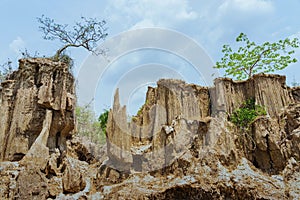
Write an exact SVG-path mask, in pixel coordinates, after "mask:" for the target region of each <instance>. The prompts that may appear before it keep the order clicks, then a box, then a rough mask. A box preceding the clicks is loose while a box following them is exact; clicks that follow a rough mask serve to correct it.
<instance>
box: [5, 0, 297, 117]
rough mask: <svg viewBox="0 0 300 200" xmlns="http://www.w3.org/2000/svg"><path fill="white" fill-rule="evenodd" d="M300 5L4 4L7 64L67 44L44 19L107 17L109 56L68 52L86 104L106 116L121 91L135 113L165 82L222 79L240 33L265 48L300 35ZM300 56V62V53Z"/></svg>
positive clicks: (135, 0) (137, 0)
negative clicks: (43, 25)
mask: <svg viewBox="0 0 300 200" xmlns="http://www.w3.org/2000/svg"><path fill="white" fill-rule="evenodd" d="M299 8H300V0H286V1H282V0H210V1H207V0H189V1H188V0H164V1H162V0H110V1H108V0H101V1H99V0H98V1H97V0H86V1H79V0H64V1H58V0H51V1H50V0H43V1H40V0H39V1H38V0H26V1H20V0H19V1H17V0H0V9H1V12H0V19H1V20H0V27H1V33H0V35H1V37H0V63H4V62H6V61H7V60H8V59H10V60H11V61H13V63H14V65H15V66H16V65H17V60H18V59H19V58H21V52H24V51H25V49H26V50H27V51H28V52H29V53H31V55H34V54H35V53H36V52H38V53H39V55H40V56H43V55H45V56H52V55H53V54H54V53H55V51H56V50H57V49H58V48H60V47H61V43H60V42H58V41H46V40H44V39H43V38H42V33H41V32H40V31H39V28H38V27H39V24H38V22H37V17H40V16H42V15H45V16H48V17H50V18H53V19H54V20H55V21H56V22H58V23H62V24H70V25H72V24H74V22H75V21H78V20H79V19H80V17H81V16H85V17H92V18H97V19H99V20H102V19H104V20H106V22H107V32H108V34H109V35H108V37H107V38H106V40H105V41H102V42H99V48H107V49H108V53H107V56H106V57H104V56H102V57H97V58H95V57H93V55H91V53H90V52H88V51H86V50H84V49H69V50H67V53H68V54H69V55H70V56H71V57H72V58H74V61H75V66H74V75H75V77H76V78H77V80H78V81H77V84H78V85H77V89H78V90H77V95H78V99H79V104H82V105H84V104H87V103H89V102H92V104H93V109H94V110H95V112H96V113H100V112H101V111H102V110H103V109H104V108H109V107H110V106H111V102H112V99H113V96H114V92H115V90H116V88H120V98H121V103H122V104H124V105H127V107H128V112H129V115H133V114H134V113H135V112H136V111H137V110H138V108H139V107H140V106H141V105H142V104H143V101H144V99H145V93H146V90H147V87H148V86H154V85H155V82H156V81H157V80H158V79H160V78H179V79H184V80H185V81H186V82H189V83H196V84H201V85H211V80H213V78H215V77H217V76H220V75H222V74H223V73H222V71H215V70H214V69H212V65H213V64H214V63H215V62H216V61H218V60H220V58H221V57H222V52H221V49H222V46H223V45H224V44H229V45H231V46H233V47H236V43H235V38H236V37H237V36H238V35H239V33H241V32H243V33H245V34H247V36H248V37H249V39H250V40H252V41H255V42H257V43H258V44H259V43H263V42H265V41H270V42H275V41H278V40H280V39H284V38H286V37H290V38H293V37H298V38H299V37H300V23H299V18H300V14H299ZM295 57H296V58H297V59H298V60H300V50H297V51H296V53H295ZM299 67H300V63H299V62H298V63H296V64H292V65H290V66H288V67H287V68H286V69H285V70H283V71H280V72H276V73H279V74H284V75H286V76H287V83H288V84H291V83H292V82H293V81H294V80H296V81H298V82H300V76H299V75H300V70H299ZM208 73H211V77H208V75H206V74H208ZM93 77H94V78H93Z"/></svg>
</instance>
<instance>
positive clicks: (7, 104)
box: [0, 58, 75, 161]
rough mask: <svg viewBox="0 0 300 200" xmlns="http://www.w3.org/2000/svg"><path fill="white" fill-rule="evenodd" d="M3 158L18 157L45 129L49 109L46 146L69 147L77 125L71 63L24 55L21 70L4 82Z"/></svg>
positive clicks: (0, 131) (1, 109)
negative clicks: (68, 144)
mask: <svg viewBox="0 0 300 200" xmlns="http://www.w3.org/2000/svg"><path fill="white" fill-rule="evenodd" d="M1 86H2V92H1V97H2V98H1V107H0V113H1V115H0V122H1V123H0V124H1V128H0V143H1V144H0V148H1V151H0V160H9V161H19V160H21V159H22V158H23V156H24V155H25V154H26V153H27V152H28V151H29V149H30V148H31V146H32V145H33V144H34V142H35V141H36V139H37V138H38V136H39V135H40V134H41V132H45V131H44V130H43V128H44V127H43V123H44V121H45V119H46V116H47V114H46V113H47V112H51V115H52V116H51V117H50V118H51V119H50V120H51V122H50V123H51V124H50V125H49V130H47V131H46V132H47V134H49V137H45V138H43V139H44V140H46V141H45V142H46V144H45V145H46V146H47V147H48V148H49V149H50V151H51V152H54V150H55V148H59V150H60V151H64V150H66V138H67V137H69V136H70V134H71V132H72V130H73V129H74V105H75V91H74V79H73V76H72V75H71V74H70V72H69V70H68V66H67V65H66V64H64V63H61V62H53V61H51V60H50V59H46V58H40V59H21V60H20V67H19V70H18V71H15V72H14V73H13V74H11V75H10V76H9V77H8V78H7V80H6V81H5V82H2V83H1Z"/></svg>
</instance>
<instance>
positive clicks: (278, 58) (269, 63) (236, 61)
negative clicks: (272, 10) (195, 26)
mask: <svg viewBox="0 0 300 200" xmlns="http://www.w3.org/2000/svg"><path fill="white" fill-rule="evenodd" d="M236 42H238V43H241V44H240V47H239V48H238V50H237V51H233V49H232V48H231V47H230V46H229V45H224V46H223V49H222V53H224V55H223V57H222V58H221V61H219V62H217V63H216V66H215V68H218V69H225V76H227V75H230V76H233V77H234V78H236V79H238V80H242V79H247V78H250V77H251V76H252V75H253V74H257V73H268V72H274V71H276V70H282V69H284V68H286V67H287V66H288V65H289V64H291V63H295V62H297V59H296V58H292V57H291V56H292V54H294V53H295V50H294V49H295V48H298V47H299V39H298V38H294V39H290V38H286V39H284V40H279V41H278V42H273V43H272V42H265V43H263V44H261V45H258V44H256V43H255V42H252V41H250V40H249V39H248V37H247V35H246V34H244V33H241V34H240V35H239V36H238V37H237V38H236Z"/></svg>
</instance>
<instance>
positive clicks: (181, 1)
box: [106, 0, 198, 28]
mask: <svg viewBox="0 0 300 200" xmlns="http://www.w3.org/2000/svg"><path fill="white" fill-rule="evenodd" d="M106 11H107V12H109V13H116V14H114V15H110V16H109V18H110V19H111V20H113V21H115V22H117V21H119V22H122V23H123V24H124V22H125V23H127V25H128V26H130V27H132V25H133V27H135V28H136V27H139V28H141V27H149V26H151V27H153V26H163V27H170V28H172V26H176V24H179V23H182V22H186V21H188V20H195V19H197V17H198V14H197V13H196V12H195V11H193V9H192V8H191V7H190V6H189V1H188V0H164V1H161V0H132V1H127V0H114V1H111V2H110V4H109V6H108V7H107V9H106ZM130 27H127V28H130Z"/></svg>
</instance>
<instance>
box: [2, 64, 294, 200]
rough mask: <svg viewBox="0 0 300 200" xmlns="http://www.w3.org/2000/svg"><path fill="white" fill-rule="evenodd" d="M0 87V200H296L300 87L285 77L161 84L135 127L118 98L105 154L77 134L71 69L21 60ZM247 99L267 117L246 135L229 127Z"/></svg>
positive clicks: (151, 90) (151, 93)
mask: <svg viewBox="0 0 300 200" xmlns="http://www.w3.org/2000/svg"><path fill="white" fill-rule="evenodd" d="M1 86H2V91H1V93H0V96H1V100H0V105H1V108H0V112H1V113H0V121H1V124H0V125H1V128H0V144H1V146H0V148H1V152H0V160H1V163H0V176H1V180H0V199H300V162H299V161H300V143H299V142H300V88H299V87H298V88H297V87H294V88H289V87H288V86H286V83H285V77H284V76H279V75H264V74H260V75H255V76H254V77H252V78H251V79H249V80H247V81H240V82H234V81H232V80H231V79H227V78H219V79H216V80H215V85H214V87H211V88H208V87H201V86H198V85H193V84H187V83H185V82H183V81H179V80H164V79H162V80H160V81H158V83H157V87H156V88H152V87H149V89H148V92H147V96H146V102H145V104H144V106H143V107H142V108H141V109H140V111H139V112H138V114H137V116H135V117H133V118H132V120H131V122H130V123H129V122H128V119H127V114H126V107H125V106H121V105H120V103H119V93H118V91H116V94H115V101H114V105H113V108H112V109H111V111H110V113H109V120H108V124H107V145H106V146H105V147H103V148H105V149H104V150H106V151H105V153H104V151H103V153H100V154H101V155H93V152H91V151H90V149H89V148H87V147H86V146H85V145H84V144H82V143H81V140H80V138H78V137H76V136H75V134H76V128H75V119H74V107H75V101H76V100H75V92H74V79H73V77H72V75H71V74H70V73H69V71H68V66H67V65H65V64H64V63H61V62H53V61H51V60H49V59H45V58H43V59H24V60H20V67H19V70H18V71H16V72H14V73H13V74H12V75H10V76H9V77H8V80H6V81H5V82H3V83H2V84H1ZM250 98H252V99H255V102H256V104H259V105H261V106H263V107H264V108H265V110H266V111H267V115H265V116H260V117H258V118H257V119H255V121H254V122H253V123H252V124H251V127H250V128H249V129H247V130H241V129H239V128H237V127H236V126H235V125H234V124H232V123H231V122H230V120H229V119H230V116H231V114H232V113H233V112H234V110H235V109H237V108H239V107H240V106H241V105H242V104H243V102H244V101H246V100H247V99H250ZM96 157H97V158H100V159H96Z"/></svg>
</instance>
